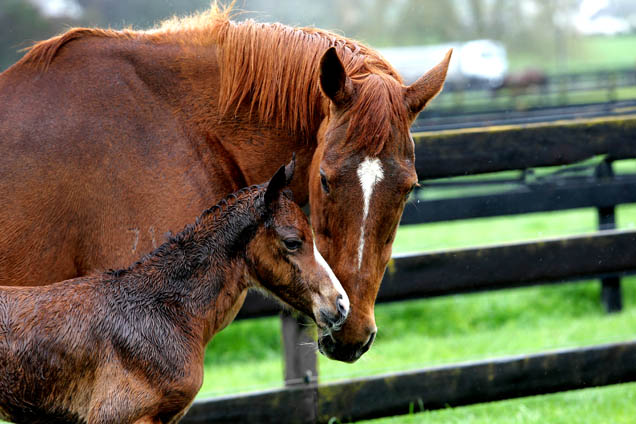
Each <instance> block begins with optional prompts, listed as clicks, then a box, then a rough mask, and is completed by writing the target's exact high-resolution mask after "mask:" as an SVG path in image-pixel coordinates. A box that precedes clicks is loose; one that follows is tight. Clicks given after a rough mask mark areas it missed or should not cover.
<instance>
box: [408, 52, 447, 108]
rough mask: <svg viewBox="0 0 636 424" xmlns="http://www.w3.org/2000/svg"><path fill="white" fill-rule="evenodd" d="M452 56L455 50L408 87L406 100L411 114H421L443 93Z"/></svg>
mask: <svg viewBox="0 0 636 424" xmlns="http://www.w3.org/2000/svg"><path fill="white" fill-rule="evenodd" d="M452 54H453V49H450V50H449V51H448V52H447V53H446V56H445V57H444V59H443V60H442V61H441V62H440V63H438V64H437V65H436V66H435V67H434V68H432V69H431V70H430V71H428V72H427V73H426V74H424V75H422V76H421V77H420V78H419V79H418V80H417V81H415V82H414V83H413V84H411V85H409V86H408V87H406V89H405V92H404V99H405V100H406V104H407V106H408V108H409V111H410V112H411V114H413V115H417V114H418V113H420V112H421V111H422V109H424V107H425V106H426V105H427V104H428V102H430V101H431V100H433V98H435V96H437V95H438V94H439V92H440V91H442V87H444V81H446V72H448V64H449V63H450V59H451V55H452Z"/></svg>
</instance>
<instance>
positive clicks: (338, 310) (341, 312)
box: [320, 296, 349, 332]
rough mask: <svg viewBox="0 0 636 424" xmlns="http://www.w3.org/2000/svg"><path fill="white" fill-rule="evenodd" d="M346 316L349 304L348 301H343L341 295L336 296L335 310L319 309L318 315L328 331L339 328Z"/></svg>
mask: <svg viewBox="0 0 636 424" xmlns="http://www.w3.org/2000/svg"><path fill="white" fill-rule="evenodd" d="M347 316H349V306H348V302H345V301H344V299H343V297H342V296H338V299H337V300H336V307H335V310H330V309H325V308H321V309H320V317H321V318H322V321H323V323H324V324H325V326H326V331H328V332H331V331H338V330H340V328H341V327H342V325H343V324H344V322H345V321H346V319H347Z"/></svg>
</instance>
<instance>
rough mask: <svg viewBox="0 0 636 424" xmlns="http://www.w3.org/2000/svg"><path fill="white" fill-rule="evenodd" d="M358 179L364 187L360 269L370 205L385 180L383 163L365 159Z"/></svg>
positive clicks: (375, 159) (359, 250)
mask: <svg viewBox="0 0 636 424" xmlns="http://www.w3.org/2000/svg"><path fill="white" fill-rule="evenodd" d="M358 178H359V179H360V186H362V199H363V201H364V204H363V208H362V224H361V226H360V243H359V244H358V269H360V267H361V266H362V254H363V253H364V225H365V222H366V220H367V216H368V215H369V204H370V203H371V196H372V195H373V188H374V187H375V185H376V184H377V183H379V182H380V181H382V179H383V178H384V171H383V170H382V163H381V162H380V159H378V158H373V159H371V158H365V159H364V160H363V161H362V162H361V163H360V165H359V166H358Z"/></svg>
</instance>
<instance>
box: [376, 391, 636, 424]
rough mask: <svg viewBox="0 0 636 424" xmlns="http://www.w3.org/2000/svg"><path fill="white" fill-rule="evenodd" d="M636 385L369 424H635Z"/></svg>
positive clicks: (514, 401)
mask: <svg viewBox="0 0 636 424" xmlns="http://www.w3.org/2000/svg"><path fill="white" fill-rule="evenodd" d="M634 405H636V383H631V384H622V385H617V386H609V387H603V388H598V389H585V390H578V391H574V392H566V393H559V394H554V395H544V396H533V397H528V398H524V399H515V400H506V401H501V402H492V403H485V404H480V405H474V406H468V407H463V408H452V409H450V408H449V409H445V410H439V411H428V412H423V413H419V414H412V415H410V416H401V417H392V418H384V419H378V420H373V421H366V422H367V423H368V424H415V423H427V424H442V423H443V424H460V423H461V424H497V423H523V424H534V423H536V424H546V423H549V424H592V423H598V424H606V423H612V424H622V423H623V424H631V423H633V422H634V413H635V412H636V411H635V408H634Z"/></svg>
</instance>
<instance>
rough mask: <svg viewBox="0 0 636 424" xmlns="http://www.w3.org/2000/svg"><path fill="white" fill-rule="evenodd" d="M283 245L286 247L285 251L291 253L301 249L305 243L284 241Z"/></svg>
mask: <svg viewBox="0 0 636 424" xmlns="http://www.w3.org/2000/svg"><path fill="white" fill-rule="evenodd" d="M283 244H284V245H285V249H287V250H289V251H290V252H295V251H297V250H298V249H300V246H302V245H303V242H302V241H300V240H298V239H284V240H283Z"/></svg>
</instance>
